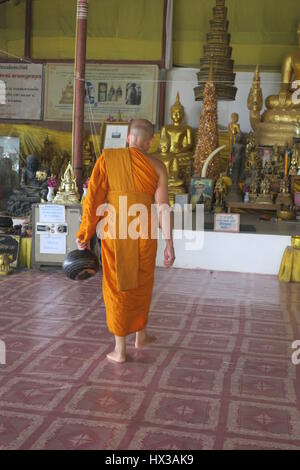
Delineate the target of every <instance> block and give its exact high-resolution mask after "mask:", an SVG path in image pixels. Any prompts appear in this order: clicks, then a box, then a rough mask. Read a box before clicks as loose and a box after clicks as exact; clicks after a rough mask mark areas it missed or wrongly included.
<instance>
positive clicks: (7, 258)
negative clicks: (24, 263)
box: [0, 253, 13, 276]
mask: <svg viewBox="0 0 300 470" xmlns="http://www.w3.org/2000/svg"><path fill="white" fill-rule="evenodd" d="M12 261H13V256H12V255H9V254H7V253H1V254H0V275H2V276H5V275H7V274H10V273H11V272H12V268H11V266H10V264H11V263H12Z"/></svg>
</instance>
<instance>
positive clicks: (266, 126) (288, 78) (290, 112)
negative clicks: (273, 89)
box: [248, 23, 300, 145]
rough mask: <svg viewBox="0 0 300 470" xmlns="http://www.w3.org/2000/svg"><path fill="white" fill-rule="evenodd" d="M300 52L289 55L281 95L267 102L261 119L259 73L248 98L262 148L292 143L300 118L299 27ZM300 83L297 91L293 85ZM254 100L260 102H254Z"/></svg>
mask: <svg viewBox="0 0 300 470" xmlns="http://www.w3.org/2000/svg"><path fill="white" fill-rule="evenodd" d="M297 34H298V38H299V50H297V51H295V52H291V53H290V54H288V55H287V56H286V57H285V59H284V61H283V64H282V73H281V85H280V89H279V94H278V95H272V96H269V97H267V99H266V108H267V109H266V111H265V112H264V114H263V115H262V116H260V111H261V109H262V102H261V100H260V98H259V97H260V96H262V95H261V88H260V82H259V80H258V73H256V76H255V78H254V80H253V85H252V88H251V90H250V93H249V97H248V108H249V110H250V121H251V125H252V128H253V129H254V131H255V133H256V137H257V140H258V143H259V145H274V143H277V144H278V145H285V143H286V142H288V143H289V144H291V143H292V140H293V137H294V135H295V124H296V123H297V120H298V119H299V117H300V103H298V101H299V100H298V99H297V95H298V92H299V89H300V85H299V83H300V81H299V80H300V23H299V25H298V31H297ZM297 81H298V82H299V83H298V84H297V86H296V87H295V88H294V87H293V84H295V85H296V82H297ZM255 96H256V97H258V99H255Z"/></svg>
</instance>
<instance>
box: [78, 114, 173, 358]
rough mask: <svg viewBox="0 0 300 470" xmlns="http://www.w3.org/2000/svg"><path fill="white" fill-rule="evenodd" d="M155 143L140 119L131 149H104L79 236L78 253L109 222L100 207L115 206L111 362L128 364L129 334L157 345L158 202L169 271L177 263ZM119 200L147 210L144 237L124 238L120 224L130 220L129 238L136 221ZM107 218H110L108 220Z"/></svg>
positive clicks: (105, 259)
mask: <svg viewBox="0 0 300 470" xmlns="http://www.w3.org/2000/svg"><path fill="white" fill-rule="evenodd" d="M152 139H153V125H152V124H151V123H150V122H149V121H148V120H146V119H137V120H133V121H132V122H131V124H130V128H129V132H128V135H127V142H128V144H129V147H128V148H126V149H123V148H122V149H105V150H104V151H103V153H102V154H101V156H100V158H98V160H97V162H96V164H95V167H94V169H93V172H92V175H91V178H90V181H89V187H88V192H87V196H86V199H85V201H84V205H83V215H82V221H81V226H80V229H79V231H78V233H77V246H78V249H80V250H84V249H88V248H89V242H90V239H91V238H92V237H93V235H94V234H95V232H96V228H97V230H98V227H99V224H101V223H102V222H103V220H104V219H105V217H104V215H105V214H104V212H103V210H102V211H101V209H100V210H99V208H100V207H103V205H104V204H105V203H106V204H109V205H110V206H112V207H113V208H114V210H115V215H116V219H115V227H114V228H115V229H116V230H115V233H116V237H115V239H113V237H110V236H108V235H107V233H109V234H110V235H111V234H113V232H114V230H110V229H108V230H106V229H105V228H104V231H103V230H102V231H101V230H100V234H101V236H100V238H101V251H102V268H103V286H102V288H103V298H104V302H105V307H106V320H107V326H108V329H109V331H110V332H111V333H113V334H114V336H115V349H114V350H113V351H112V352H111V353H109V354H108V355H107V358H108V359H109V360H112V361H116V362H119V363H122V362H125V360H126V336H127V335H129V334H131V333H136V339H135V347H136V348H140V347H143V346H147V345H148V344H150V343H151V342H153V341H155V337H153V336H151V335H149V334H148V333H147V331H146V325H147V321H148V313H149V309H150V303H151V296H152V288H153V282H154V270H155V259H156V250H157V239H156V234H155V237H153V230H151V229H152V228H153V227H151V223H152V225H153V222H152V221H153V217H151V207H152V210H153V206H152V204H153V203H154V201H155V204H156V208H157V209H158V210H157V213H158V220H159V223H160V226H161V228H162V232H163V234H164V238H165V240H166V248H165V251H164V265H165V267H167V268H169V267H171V266H172V265H173V263H174V260H175V254H174V247H173V239H172V230H171V222H170V211H169V202H168V201H169V197H168V175H167V171H166V168H165V165H164V164H163V163H162V162H160V161H159V160H157V159H156V158H154V157H151V156H149V155H147V151H148V149H149V147H150V145H151V142H152ZM120 196H121V197H122V198H124V197H125V196H126V198H127V204H128V208H129V207H130V206H131V205H132V204H140V205H143V206H142V208H147V212H146V213H147V217H146V219H147V220H146V222H147V223H146V224H145V223H144V224H142V220H141V219H142V217H140V218H138V228H139V230H140V236H139V238H137V239H136V237H126V238H124V237H123V236H119V235H120V233H121V232H120V230H121V228H120V220H123V221H124V220H125V221H126V224H127V225H126V232H127V234H128V232H129V230H127V229H128V227H129V226H130V223H133V222H134V217H132V216H130V215H129V213H128V212H127V210H126V213H125V209H124V207H123V205H122V204H123V202H122V204H121V202H120V201H121V198H120ZM105 207H106V206H105V205H104V208H105ZM138 207H140V206H138ZM99 214H100V216H99ZM107 220H111V219H109V217H108V218H107ZM144 222H145V219H144ZM142 225H143V227H142ZM102 228H103V227H102ZM106 228H107V227H106ZM123 229H124V227H122V230H123ZM168 229H169V230H168ZM137 231H138V230H137ZM154 232H156V230H155V227H154ZM106 235H107V236H106ZM151 235H152V236H151Z"/></svg>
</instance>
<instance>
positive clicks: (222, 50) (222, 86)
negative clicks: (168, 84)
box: [194, 0, 237, 101]
mask: <svg viewBox="0 0 300 470" xmlns="http://www.w3.org/2000/svg"><path fill="white" fill-rule="evenodd" d="M210 26H211V27H210V32H209V33H208V34H207V35H206V38H207V42H206V44H205V45H204V46H203V52H204V56H203V58H202V59H201V60H200V72H198V73H197V77H198V86H197V87H196V88H194V93H195V99H196V101H201V100H203V97H204V86H205V83H206V82H207V80H208V78H209V67H210V62H211V56H212V55H213V56H214V69H215V81H216V92H217V98H218V99H219V100H235V95H236V92H237V88H236V87H235V86H234V82H235V73H233V65H234V61H233V60H232V59H231V53H232V48H231V47H230V34H229V33H228V26H229V21H228V20H227V8H226V7H225V0H216V6H215V7H214V9H213V19H212V20H211V21H210Z"/></svg>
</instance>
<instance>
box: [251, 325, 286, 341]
mask: <svg viewBox="0 0 300 470" xmlns="http://www.w3.org/2000/svg"><path fill="white" fill-rule="evenodd" d="M245 334H246V335H249V336H256V337H260V336H263V337H265V338H278V339H291V340H293V338H294V334H293V330H292V328H291V327H290V325H286V324H278V323H271V322H268V323H265V322H261V321H260V322H258V321H246V324H245Z"/></svg>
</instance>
